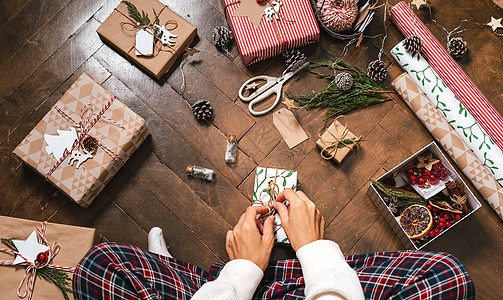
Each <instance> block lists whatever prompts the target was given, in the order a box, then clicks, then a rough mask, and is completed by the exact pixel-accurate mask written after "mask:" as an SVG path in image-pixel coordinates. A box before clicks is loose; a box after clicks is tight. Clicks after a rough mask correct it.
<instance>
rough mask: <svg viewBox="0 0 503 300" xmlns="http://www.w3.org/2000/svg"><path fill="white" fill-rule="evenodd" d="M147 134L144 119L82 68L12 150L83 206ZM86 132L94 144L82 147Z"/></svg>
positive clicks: (109, 178) (101, 187) (99, 190)
mask: <svg viewBox="0 0 503 300" xmlns="http://www.w3.org/2000/svg"><path fill="white" fill-rule="evenodd" d="M149 134H150V132H149V131H148V129H147V127H146V125H145V120H143V119H142V118H141V117H140V116H138V115H137V114H136V113H135V112H133V111H132V110H131V109H129V108H128V107H127V106H126V105H124V104H123V103H122V102H120V100H118V99H117V98H115V97H114V96H113V95H112V94H110V93H109V92H108V91H107V90H105V89H104V88H103V87H102V86H101V85H100V84H98V83H97V82H96V81H94V80H93V79H92V78H91V76H89V75H88V74H86V73H83V74H82V75H81V76H80V77H79V79H77V81H75V83H74V84H73V85H72V86H71V87H70V89H69V90H68V91H66V93H65V94H64V95H63V97H61V99H60V100H59V101H58V102H57V103H56V104H55V105H54V106H53V107H52V108H51V110H50V111H49V112H48V113H47V114H46V115H45V116H44V118H43V119H42V120H41V121H40V122H39V123H38V124H37V125H36V126H35V128H34V129H33V130H32V131H31V132H30V133H29V134H28V136H27V137H26V138H25V139H24V140H23V141H22V142H21V143H20V144H19V145H18V146H17V147H16V149H14V154H16V155H17V156H18V157H19V158H21V159H22V160H23V161H24V162H25V163H27V164H28V165H29V166H30V167H32V168H33V169H35V170H36V171H37V172H38V173H40V174H41V175H42V176H44V177H45V178H46V179H47V180H48V181H49V182H51V183H52V184H54V185H55V186H56V187H57V188H59V189H60V190H61V191H62V192H63V193H65V194H66V195H67V196H68V197H70V198H71V199H73V200H74V201H75V202H77V203H78V204H79V205H80V206H82V207H84V208H86V207H87V206H89V204H91V202H92V201H93V200H94V198H96V196H98V194H99V193H100V192H101V190H102V189H103V188H104V187H105V185H106V184H107V183H108V182H109V181H110V180H111V179H112V178H113V176H114V175H115V174H116V173H117V171H118V170H119V169H120V167H121V166H122V165H123V164H124V163H125V162H126V161H127V159H128V158H129V157H130V156H131V155H132V154H133V153H134V151H136V149H137V148H138V147H139V146H140V144H141V143H142V142H143V140H145V138H146V137H147V136H148V135H149ZM88 137H91V138H94V141H95V143H96V148H95V149H94V150H92V151H89V152H86V150H85V149H84V147H83V144H84V143H83V141H84V140H85V139H86V138H88ZM48 141H49V143H50V145H49V144H48ZM51 141H54V142H51Z"/></svg>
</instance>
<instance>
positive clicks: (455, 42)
mask: <svg viewBox="0 0 503 300" xmlns="http://www.w3.org/2000/svg"><path fill="white" fill-rule="evenodd" d="M467 50H468V49H467V48H466V42H465V41H463V39H462V38H460V37H457V38H452V39H450V40H449V42H448V43H447V52H449V54H450V55H451V56H452V57H454V58H461V57H463V55H465V53H466V51H467Z"/></svg>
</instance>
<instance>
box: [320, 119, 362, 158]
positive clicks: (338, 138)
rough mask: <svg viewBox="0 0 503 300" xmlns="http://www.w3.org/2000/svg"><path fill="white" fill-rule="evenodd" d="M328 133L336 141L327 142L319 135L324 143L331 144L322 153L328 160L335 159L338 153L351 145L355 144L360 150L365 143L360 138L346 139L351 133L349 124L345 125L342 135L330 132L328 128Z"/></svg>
mask: <svg viewBox="0 0 503 300" xmlns="http://www.w3.org/2000/svg"><path fill="white" fill-rule="evenodd" d="M344 117H345V116H338V117H337V118H335V120H334V122H335V121H339V119H342V118H344ZM341 124H342V123H341ZM326 132H328V133H329V134H330V135H331V136H332V137H333V139H334V141H327V140H326V139H324V138H323V135H320V134H319V135H318V136H319V138H320V139H321V140H322V141H323V142H325V143H327V144H329V145H328V146H325V147H323V149H321V152H320V155H321V157H322V158H323V159H326V160H330V159H333V158H334V157H335V156H336V155H337V151H338V150H339V149H342V148H346V147H349V145H353V144H354V145H355V146H356V147H357V148H358V147H359V145H360V142H361V141H363V140H362V139H361V138H360V137H355V138H350V139H347V138H346V136H347V135H348V133H349V130H348V128H347V124H344V129H343V131H342V134H341V135H337V134H336V133H334V132H332V131H330V128H327V130H326Z"/></svg>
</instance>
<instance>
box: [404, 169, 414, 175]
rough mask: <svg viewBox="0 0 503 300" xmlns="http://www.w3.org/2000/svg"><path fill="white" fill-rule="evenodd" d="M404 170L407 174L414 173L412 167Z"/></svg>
mask: <svg viewBox="0 0 503 300" xmlns="http://www.w3.org/2000/svg"><path fill="white" fill-rule="evenodd" d="M406 172H407V174H409V175H412V174H414V169H412V168H410V169H407V171H406Z"/></svg>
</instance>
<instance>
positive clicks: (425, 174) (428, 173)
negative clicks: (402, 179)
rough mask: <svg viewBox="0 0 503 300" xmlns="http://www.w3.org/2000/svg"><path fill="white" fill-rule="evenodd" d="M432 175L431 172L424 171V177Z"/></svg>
mask: <svg viewBox="0 0 503 300" xmlns="http://www.w3.org/2000/svg"><path fill="white" fill-rule="evenodd" d="M430 174H431V173H430V171H428V170H426V169H425V170H424V171H423V176H430Z"/></svg>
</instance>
